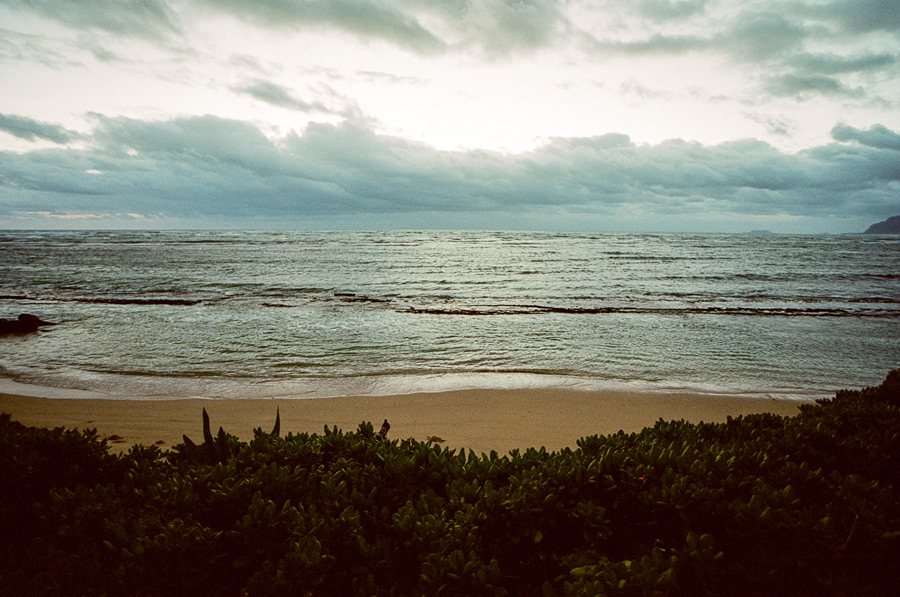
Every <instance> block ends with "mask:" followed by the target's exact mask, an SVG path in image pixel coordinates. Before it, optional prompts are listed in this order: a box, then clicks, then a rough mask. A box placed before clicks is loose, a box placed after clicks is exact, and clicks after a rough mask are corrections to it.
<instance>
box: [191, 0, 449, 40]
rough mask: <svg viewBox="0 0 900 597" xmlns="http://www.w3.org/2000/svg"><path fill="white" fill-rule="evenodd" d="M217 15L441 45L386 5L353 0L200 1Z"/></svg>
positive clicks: (285, 26)
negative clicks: (329, 28)
mask: <svg viewBox="0 0 900 597" xmlns="http://www.w3.org/2000/svg"><path fill="white" fill-rule="evenodd" d="M202 3H203V4H205V5H206V6H207V7H208V8H210V9H212V10H214V11H215V12H218V13H225V14H230V15H232V16H234V17H237V18H239V19H242V20H244V19H246V20H249V21H251V22H254V23H256V24H258V25H261V26H264V27H270V28H278V29H292V28H296V27H303V26H307V27H321V26H328V27H333V28H335V29H339V30H343V31H347V32H349V33H353V34H355V35H358V36H360V37H362V38H369V39H382V40H386V41H390V42H393V43H395V44H397V45H399V46H401V47H407V48H410V49H413V50H415V51H419V52H435V51H439V50H441V49H443V48H444V43H443V41H442V40H440V39H439V38H438V37H436V36H435V35H433V34H432V33H431V32H430V31H428V30H427V29H425V28H424V27H423V26H422V25H420V24H419V22H418V21H417V20H416V19H415V18H414V17H413V16H410V15H408V14H405V13H404V12H403V11H402V10H400V9H399V8H398V7H395V6H392V4H391V3H389V2H378V1H373V0H354V1H353V2H331V1H329V0H202Z"/></svg>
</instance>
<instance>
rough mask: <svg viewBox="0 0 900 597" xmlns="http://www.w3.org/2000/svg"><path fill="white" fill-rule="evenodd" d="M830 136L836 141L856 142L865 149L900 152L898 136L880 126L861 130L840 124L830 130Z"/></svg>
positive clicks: (899, 137)
mask: <svg viewBox="0 0 900 597" xmlns="http://www.w3.org/2000/svg"><path fill="white" fill-rule="evenodd" d="M831 136H832V137H834V138H835V140H837V141H844V142H848V141H856V142H857V143H860V144H862V145H865V146H867V147H874V148H876V149H893V150H896V151H900V135H898V134H897V133H895V132H894V131H892V130H890V129H888V128H887V127H884V126H882V125H880V124H876V125H873V126H871V127H869V129H868V130H862V129H858V128H854V127H852V126H849V125H847V124H843V123H841V124H837V125H835V127H834V128H833V129H831Z"/></svg>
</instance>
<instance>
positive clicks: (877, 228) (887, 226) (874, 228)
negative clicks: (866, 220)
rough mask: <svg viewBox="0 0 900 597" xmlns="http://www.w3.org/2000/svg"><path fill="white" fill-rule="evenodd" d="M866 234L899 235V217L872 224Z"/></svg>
mask: <svg viewBox="0 0 900 597" xmlns="http://www.w3.org/2000/svg"><path fill="white" fill-rule="evenodd" d="M866 234H900V216H894V217H893V218H888V219H887V220H885V221H884V222H878V223H877V224H872V225H871V226H869V228H868V230H866Z"/></svg>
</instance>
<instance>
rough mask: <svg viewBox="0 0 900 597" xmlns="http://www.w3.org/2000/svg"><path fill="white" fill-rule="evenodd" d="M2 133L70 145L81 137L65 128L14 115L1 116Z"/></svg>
mask: <svg viewBox="0 0 900 597" xmlns="http://www.w3.org/2000/svg"><path fill="white" fill-rule="evenodd" d="M0 131H3V132H6V133H9V134H10V135H12V136H14V137H18V138H19V139H24V140H26V141H34V140H35V139H44V140H46V141H52V142H53V143H60V144H62V143H68V142H69V141H72V140H75V139H77V138H79V137H80V135H79V134H78V133H76V132H74V131H70V130H69V129H67V128H65V127H64V126H61V125H58V124H50V123H48V122H38V121H37V120H34V119H32V118H27V117H25V116H16V115H14V114H0Z"/></svg>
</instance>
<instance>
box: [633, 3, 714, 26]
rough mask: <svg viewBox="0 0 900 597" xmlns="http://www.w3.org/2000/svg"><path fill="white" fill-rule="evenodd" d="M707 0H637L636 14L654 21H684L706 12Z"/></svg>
mask: <svg viewBox="0 0 900 597" xmlns="http://www.w3.org/2000/svg"><path fill="white" fill-rule="evenodd" d="M708 2H709V0H674V1H673V0H639V1H638V2H637V10H638V12H639V13H640V14H641V15H642V16H644V17H647V18H649V19H653V20H655V21H666V20H674V19H685V18H688V17H692V16H694V15H697V14H701V13H703V11H704V10H706V5H707V4H708Z"/></svg>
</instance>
